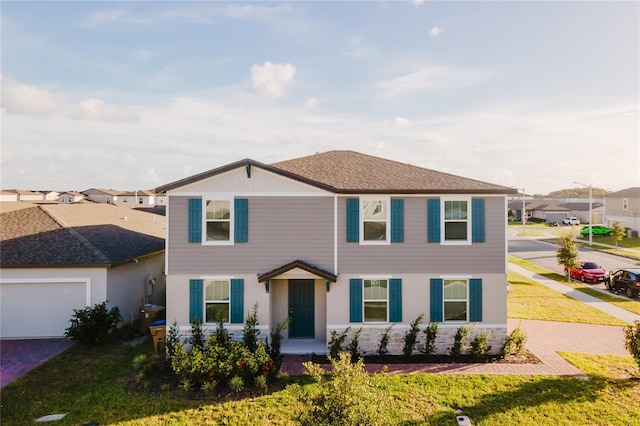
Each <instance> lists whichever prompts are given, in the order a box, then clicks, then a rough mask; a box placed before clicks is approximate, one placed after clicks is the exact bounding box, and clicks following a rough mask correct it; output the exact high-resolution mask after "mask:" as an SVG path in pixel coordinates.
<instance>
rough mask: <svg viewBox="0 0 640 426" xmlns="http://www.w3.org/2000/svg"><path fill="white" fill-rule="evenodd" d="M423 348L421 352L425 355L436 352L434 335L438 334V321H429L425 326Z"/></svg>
mask: <svg viewBox="0 0 640 426" xmlns="http://www.w3.org/2000/svg"><path fill="white" fill-rule="evenodd" d="M423 333H424V337H425V340H424V349H423V350H422V353H424V354H425V355H432V354H434V353H435V352H436V337H437V336H438V323H437V322H430V323H429V325H428V326H427V328H425V329H424V331H423Z"/></svg>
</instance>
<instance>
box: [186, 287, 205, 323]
mask: <svg viewBox="0 0 640 426" xmlns="http://www.w3.org/2000/svg"><path fill="white" fill-rule="evenodd" d="M203 297H204V288H203V281H202V280H189V322H190V323H191V322H194V321H196V322H204V317H203V316H202V305H203V304H204V302H203Z"/></svg>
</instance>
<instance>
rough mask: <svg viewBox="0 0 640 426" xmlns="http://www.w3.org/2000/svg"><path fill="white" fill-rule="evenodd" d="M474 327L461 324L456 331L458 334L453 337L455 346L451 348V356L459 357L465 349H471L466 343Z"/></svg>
mask: <svg viewBox="0 0 640 426" xmlns="http://www.w3.org/2000/svg"><path fill="white" fill-rule="evenodd" d="M471 330H472V327H470V326H464V325H463V326H461V327H459V328H458V331H456V335H455V336H454V337H453V346H452V347H451V348H450V350H449V355H451V358H453V359H458V358H459V357H460V355H461V354H462V352H463V351H465V350H467V349H469V346H468V345H466V344H465V343H464V341H465V339H466V338H467V337H469V334H470V333H471Z"/></svg>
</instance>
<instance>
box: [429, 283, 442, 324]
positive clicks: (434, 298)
mask: <svg viewBox="0 0 640 426" xmlns="http://www.w3.org/2000/svg"><path fill="white" fill-rule="evenodd" d="M430 285H431V288H430V296H431V304H430V305H431V316H430V319H431V322H442V318H443V317H444V315H443V313H442V305H443V295H442V291H443V282H442V278H431V282H430Z"/></svg>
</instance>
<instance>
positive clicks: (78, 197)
mask: <svg viewBox="0 0 640 426" xmlns="http://www.w3.org/2000/svg"><path fill="white" fill-rule="evenodd" d="M83 199H84V195H83V194H81V193H79V192H74V191H69V192H63V193H62V194H60V195H59V196H58V203H59V204H73V203H77V202H78V201H82V200H83Z"/></svg>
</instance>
